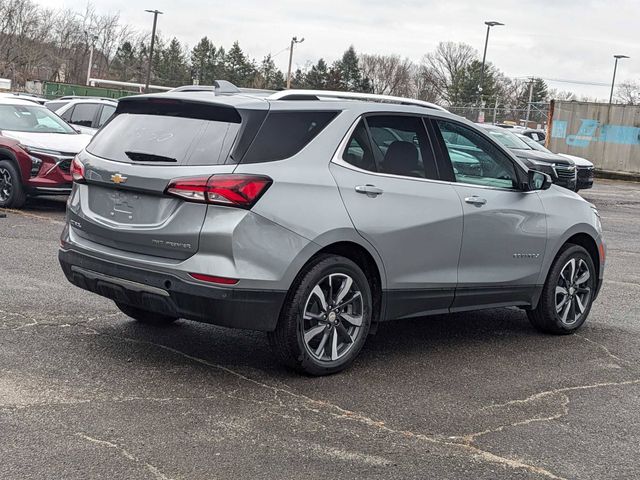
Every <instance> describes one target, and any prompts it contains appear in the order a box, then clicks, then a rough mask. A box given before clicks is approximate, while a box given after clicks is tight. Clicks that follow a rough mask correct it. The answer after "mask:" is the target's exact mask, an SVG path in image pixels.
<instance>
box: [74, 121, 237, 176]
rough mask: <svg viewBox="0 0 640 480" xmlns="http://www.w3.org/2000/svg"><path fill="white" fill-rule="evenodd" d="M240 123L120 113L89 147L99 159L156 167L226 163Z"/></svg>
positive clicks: (89, 150)
mask: <svg viewBox="0 0 640 480" xmlns="http://www.w3.org/2000/svg"><path fill="white" fill-rule="evenodd" d="M239 128H240V123H235V122H227V121H216V120H207V119H202V118H187V117H181V116H173V115H171V116H170V115H151V114H139V113H120V114H118V115H116V116H115V117H114V118H112V119H111V121H110V122H109V123H108V124H107V125H105V127H104V129H102V130H101V131H100V132H99V133H98V134H97V135H96V136H95V137H94V139H93V141H92V142H91V143H90V144H89V146H88V147H87V151H88V152H89V153H92V154H93V155H96V156H98V157H102V158H107V159H109V160H115V161H118V162H126V163H146V164H154V165H166V166H170V165H217V164H223V163H225V162H226V160H227V157H228V155H229V151H230V149H231V146H232V145H233V143H234V140H235V138H236V135H237V133H238V130H239Z"/></svg>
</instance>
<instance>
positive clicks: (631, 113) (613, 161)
mask: <svg viewBox="0 0 640 480" xmlns="http://www.w3.org/2000/svg"><path fill="white" fill-rule="evenodd" d="M550 110H551V111H550V114H551V118H552V121H551V123H550V125H549V128H550V133H551V135H549V141H548V147H549V149H550V150H552V151H554V152H558V153H567V154H570V155H576V156H578V157H584V158H587V159H588V160H591V161H592V162H593V163H594V164H595V166H596V169H597V170H600V171H603V172H611V173H618V174H633V175H640V105H609V104H607V103H588V102H561V101H555V102H552V103H551V106H550Z"/></svg>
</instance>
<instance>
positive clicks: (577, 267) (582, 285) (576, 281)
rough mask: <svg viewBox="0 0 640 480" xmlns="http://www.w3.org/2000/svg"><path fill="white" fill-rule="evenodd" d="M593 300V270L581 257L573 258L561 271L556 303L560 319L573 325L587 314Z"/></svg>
mask: <svg viewBox="0 0 640 480" xmlns="http://www.w3.org/2000/svg"><path fill="white" fill-rule="evenodd" d="M590 302H591V272H590V271H589V265H587V262H585V261H584V260H583V259H581V258H575V257H574V258H571V259H570V260H569V261H568V262H567V263H566V264H565V265H564V267H562V270H561V271H560V277H559V278H558V284H557V285H556V294H555V305H556V313H557V314H558V317H559V318H560V321H561V322H562V323H564V324H565V325H573V324H575V323H576V322H578V321H579V320H580V319H581V318H582V316H583V315H584V314H585V312H586V311H587V309H588V307H589V303H590Z"/></svg>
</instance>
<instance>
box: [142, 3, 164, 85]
mask: <svg viewBox="0 0 640 480" xmlns="http://www.w3.org/2000/svg"><path fill="white" fill-rule="evenodd" d="M145 12H149V13H153V28H152V29H151V47H150V48H149V65H148V66H147V81H146V83H145V84H144V91H145V93H149V82H151V64H152V62H153V46H154V45H155V43H156V25H157V23H158V15H162V13H163V12H161V11H160V10H145Z"/></svg>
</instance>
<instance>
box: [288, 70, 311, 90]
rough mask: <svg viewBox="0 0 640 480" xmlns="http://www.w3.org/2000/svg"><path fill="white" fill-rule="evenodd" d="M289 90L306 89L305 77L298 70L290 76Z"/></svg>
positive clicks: (303, 73)
mask: <svg viewBox="0 0 640 480" xmlns="http://www.w3.org/2000/svg"><path fill="white" fill-rule="evenodd" d="M291 88H308V87H307V75H306V74H305V72H303V71H302V70H301V69H299V68H298V69H297V70H296V71H295V72H294V73H292V75H291Z"/></svg>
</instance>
